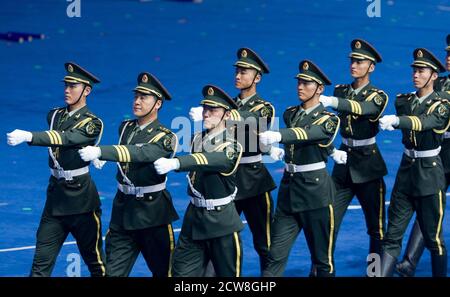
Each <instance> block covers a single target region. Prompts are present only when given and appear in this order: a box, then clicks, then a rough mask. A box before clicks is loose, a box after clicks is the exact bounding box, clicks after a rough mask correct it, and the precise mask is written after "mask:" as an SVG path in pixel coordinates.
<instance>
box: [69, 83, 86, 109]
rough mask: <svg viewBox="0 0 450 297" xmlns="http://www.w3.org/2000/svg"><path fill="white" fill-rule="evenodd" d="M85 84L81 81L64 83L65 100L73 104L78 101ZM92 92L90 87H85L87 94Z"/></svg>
mask: <svg viewBox="0 0 450 297" xmlns="http://www.w3.org/2000/svg"><path fill="white" fill-rule="evenodd" d="M83 86H84V85H83V84H81V83H69V82H65V83H64V101H65V102H66V104H67V105H72V104H75V103H77V101H78V99H79V98H80V96H81V93H82V92H83ZM86 92H87V94H89V92H90V87H86V88H85V96H87V94H86Z"/></svg>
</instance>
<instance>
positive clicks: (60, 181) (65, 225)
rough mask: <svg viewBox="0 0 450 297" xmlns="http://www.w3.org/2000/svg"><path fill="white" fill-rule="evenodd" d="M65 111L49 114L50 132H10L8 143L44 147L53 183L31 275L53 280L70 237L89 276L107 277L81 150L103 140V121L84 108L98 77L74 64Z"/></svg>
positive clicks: (95, 199) (95, 201)
mask: <svg viewBox="0 0 450 297" xmlns="http://www.w3.org/2000/svg"><path fill="white" fill-rule="evenodd" d="M65 68H66V71H67V74H66V76H65V77H64V80H63V81H64V84H65V88H64V95H65V103H66V104H67V106H66V107H62V108H56V109H54V110H51V111H50V112H49V113H48V116H47V122H48V124H49V128H50V129H49V130H47V131H42V132H28V131H23V130H14V131H13V132H11V133H8V144H9V145H18V144H20V143H22V142H27V143H28V144H29V145H35V146H46V147H48V151H49V155H50V157H49V166H50V173H51V176H50V180H49V185H48V188H47V200H46V203H45V207H44V211H43V213H42V217H41V222H40V224H39V228H38V231H37V242H36V251H35V255H34V259H33V265H32V267H31V273H30V276H50V275H51V273H52V271H53V267H54V266H55V261H56V257H57V256H58V253H59V251H60V249H61V247H62V245H63V243H64V241H65V239H66V238H67V236H68V234H69V233H71V234H72V235H73V237H74V238H75V240H76V242H77V245H78V248H79V250H80V254H81V256H82V258H83V260H84V262H85V263H86V264H87V266H88V268H89V271H90V273H91V276H104V275H105V266H104V255H103V250H102V244H103V243H102V228H101V221H100V215H101V209H100V199H99V195H98V192H97V188H96V186H95V183H94V181H93V180H92V179H91V176H90V174H89V162H86V161H83V160H82V159H81V158H80V156H79V155H78V150H79V149H80V148H82V147H84V146H86V145H97V144H98V143H99V142H100V139H101V135H102V131H103V123H102V121H101V120H100V119H99V118H98V117H97V116H95V115H94V114H93V113H92V112H91V111H90V110H89V109H88V107H87V105H86V98H87V96H88V95H89V94H90V93H91V91H92V87H93V85H94V84H96V83H99V82H100V81H99V79H98V78H96V77H95V76H94V75H92V74H91V73H89V72H88V71H86V70H85V69H83V68H81V67H80V66H78V65H77V64H75V63H72V62H69V63H66V64H65Z"/></svg>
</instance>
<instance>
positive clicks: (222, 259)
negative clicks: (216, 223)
mask: <svg viewBox="0 0 450 297" xmlns="http://www.w3.org/2000/svg"><path fill="white" fill-rule="evenodd" d="M209 261H211V262H212V265H213V267H214V271H215V273H216V276H218V277H239V276H241V269H242V243H241V237H240V235H239V232H234V233H231V234H229V235H225V236H221V237H217V238H211V239H205V240H193V239H192V238H190V237H189V236H187V234H183V232H181V234H180V236H179V237H178V243H177V247H176V249H175V253H174V256H173V266H172V271H173V276H174V277H201V276H203V274H204V271H205V268H206V266H207V265H208V262H209Z"/></svg>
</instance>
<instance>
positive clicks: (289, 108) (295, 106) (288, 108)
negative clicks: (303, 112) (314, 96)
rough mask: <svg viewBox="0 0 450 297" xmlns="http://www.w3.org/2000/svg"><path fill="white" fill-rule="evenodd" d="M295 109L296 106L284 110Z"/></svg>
mask: <svg viewBox="0 0 450 297" xmlns="http://www.w3.org/2000/svg"><path fill="white" fill-rule="evenodd" d="M295 108H297V106H289V107H288V108H286V110H290V109H295Z"/></svg>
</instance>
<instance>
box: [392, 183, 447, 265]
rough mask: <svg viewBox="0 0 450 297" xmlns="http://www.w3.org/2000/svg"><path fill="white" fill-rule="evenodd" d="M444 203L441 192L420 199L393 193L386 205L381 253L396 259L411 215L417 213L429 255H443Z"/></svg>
mask: <svg viewBox="0 0 450 297" xmlns="http://www.w3.org/2000/svg"><path fill="white" fill-rule="evenodd" d="M445 203H446V196H445V192H444V191H440V192H439V193H437V194H435V195H431V196H421V197H411V196H407V195H405V194H403V193H400V192H394V193H393V194H392V198H391V202H390V205H389V211H388V216H389V220H388V229H387V232H386V236H385V238H384V241H383V250H384V251H385V252H387V253H388V254H390V255H391V256H392V257H395V258H397V257H398V256H399V255H400V252H401V249H402V240H403V236H404V234H405V230H406V228H407V227H408V224H409V222H410V220H411V217H412V215H413V213H414V212H416V217H417V221H418V223H419V226H420V230H421V231H422V234H423V236H424V240H425V246H426V247H427V248H428V249H429V250H430V253H431V254H432V255H438V256H441V255H445V254H446V248H445V243H444V238H443V236H442V220H443V218H444V211H445Z"/></svg>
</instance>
